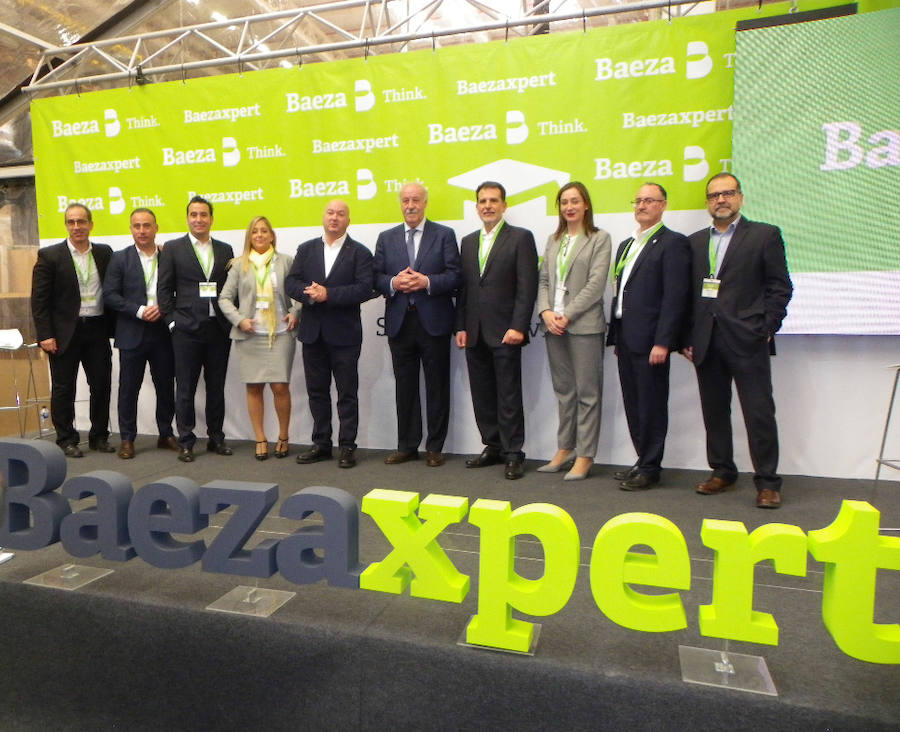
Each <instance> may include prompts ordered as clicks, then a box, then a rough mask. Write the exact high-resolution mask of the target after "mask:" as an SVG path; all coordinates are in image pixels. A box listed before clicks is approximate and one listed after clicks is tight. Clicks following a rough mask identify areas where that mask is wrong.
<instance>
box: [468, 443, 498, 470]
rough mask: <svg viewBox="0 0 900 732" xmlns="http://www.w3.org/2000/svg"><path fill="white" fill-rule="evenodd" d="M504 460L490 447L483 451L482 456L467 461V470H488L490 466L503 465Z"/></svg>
mask: <svg viewBox="0 0 900 732" xmlns="http://www.w3.org/2000/svg"><path fill="white" fill-rule="evenodd" d="M502 462H503V460H502V459H501V457H500V453H499V452H495V451H494V450H492V449H491V448H489V447H486V448H484V450H482V451H481V455H479V456H478V457H474V458H469V459H468V460H466V467H467V468H486V467H487V466H488V465H498V464H499V463H502Z"/></svg>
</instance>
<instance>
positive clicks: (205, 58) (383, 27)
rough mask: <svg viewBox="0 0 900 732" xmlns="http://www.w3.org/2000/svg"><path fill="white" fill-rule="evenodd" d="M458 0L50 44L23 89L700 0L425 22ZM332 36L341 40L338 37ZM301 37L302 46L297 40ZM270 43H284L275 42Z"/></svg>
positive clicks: (405, 42) (542, 8)
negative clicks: (462, 22) (474, 21)
mask: <svg viewBox="0 0 900 732" xmlns="http://www.w3.org/2000/svg"><path fill="white" fill-rule="evenodd" d="M452 2H453V0H431V2H428V3H427V4H426V5H424V6H423V7H421V8H419V9H417V10H415V11H414V12H411V13H409V14H407V15H398V16H397V18H398V19H396V20H393V21H392V17H391V16H392V10H394V9H396V8H398V7H400V6H402V7H404V8H405V7H408V5H407V3H406V2H404V1H402V0H399V1H398V0H343V1H342V2H331V3H324V4H320V5H314V6H310V7H307V8H303V9H294V10H283V11H278V12H272V13H262V14H259V15H252V16H246V17H242V18H232V19H227V20H221V21H215V22H210V23H202V24H198V25H192V26H185V27H182V28H173V29H169V30H160V31H152V32H148V33H142V34H138V35H129V36H122V37H119V38H108V39H98V40H93V41H91V42H86V43H77V44H73V45H71V46H59V47H51V48H44V51H43V54H42V56H41V60H40V63H39V64H38V65H37V67H36V68H35V70H34V73H33V74H32V77H31V80H30V82H29V83H28V84H26V85H25V86H24V87H23V91H25V92H28V93H30V94H37V93H40V92H45V91H50V90H60V89H67V88H71V87H74V89H75V91H76V92H77V91H79V90H80V89H81V88H84V87H87V86H94V85H97V84H104V85H110V84H112V85H117V84H122V83H127V84H128V85H131V84H142V83H148V82H150V81H151V80H152V78H151V77H154V76H162V75H165V74H172V75H179V74H180V76H181V78H182V79H185V78H186V75H187V73H188V72H192V71H198V70H202V69H209V68H213V67H219V66H229V65H230V66H236V67H237V69H238V71H243V70H244V69H251V70H252V69H256V68H258V66H257V64H259V63H261V62H264V61H270V60H289V61H291V62H292V63H296V64H298V65H300V64H302V63H303V60H304V57H311V56H315V55H317V54H325V53H329V54H332V56H333V55H335V54H339V53H340V52H350V51H354V50H355V51H356V52H357V54H358V53H359V49H362V51H363V53H364V54H365V55H366V56H368V55H370V54H372V55H374V53H375V49H377V48H382V47H384V46H395V48H394V49H392V50H394V51H403V50H405V49H406V48H407V47H408V46H409V44H410V43H411V42H413V41H421V40H429V41H431V45H432V48H437V42H438V39H440V38H444V37H451V36H460V35H466V34H472V33H479V32H496V34H497V35H499V32H501V31H504V30H505V37H506V38H507V39H508V38H509V35H510V33H514V34H516V35H522V36H524V35H531V34H535V33H542V32H546V29H547V28H548V24H549V23H559V22H563V21H569V22H570V24H571V22H573V21H574V22H575V24H577V22H578V21H581V23H582V26H583V28H584V29H587V20H588V18H596V17H599V16H607V15H615V14H619V13H635V12H647V11H651V10H657V9H667V10H668V13H669V16H670V17H672V16H673V15H678V14H683V13H679V12H678V10H679V8H680V7H681V6H691V7H693V6H694V5H696V3H697V0H647V1H645V2H636V3H629V4H623V5H619V4H616V5H612V6H604V7H597V8H584V9H582V10H579V11H576V12H568V13H551V12H546V10H547V9H548V8H549V7H550V0H542V1H541V2H540V3H539V4H537V5H535V6H534V7H532V8H531V9H529V10H527V11H525V12H523V13H522V15H521V16H520V17H516V18H511V17H506V16H503V15H502V14H501V13H499V12H497V11H496V10H494V9H492V8H490V7H488V6H487V5H485V4H484V3H482V2H480V1H479V0H465V2H466V4H468V5H470V6H471V7H472V8H474V9H476V10H477V11H478V12H479V13H480V14H482V15H485V16H487V17H490V18H493V20H491V21H489V22H486V23H482V24H479V25H470V26H465V27H462V26H460V27H455V28H441V29H437V28H427V27H426V26H427V24H428V21H429V19H430V18H431V17H432V16H433V15H434V13H435V12H437V11H438V9H439V8H440V7H441V6H442V5H444V4H445V3H446V4H448V5H451V4H452ZM457 6H458V4H457ZM376 8H377V10H376ZM348 15H352V16H353V18H354V22H355V23H356V24H357V25H358V28H357V29H355V30H353V31H351V30H347V29H346V28H344V27H342V26H341V25H340V24H339V23H338V22H337V21H338V20H340V19H341V18H343V19H347V18H348ZM329 16H330V17H329ZM338 16H340V17H338ZM332 18H334V19H332ZM273 25H274V28H273ZM238 29H239V30H240V32H239V33H237V31H238ZM235 36H237V37H236V39H235ZM334 37H338V38H339V39H340V40H332V39H333V38H334ZM298 40H300V41H301V45H297V41H298ZM229 41H230V42H229ZM270 44H271V45H276V44H277V45H279V46H280V47H279V48H277V49H273V48H270ZM179 57H180V59H181V60H180V61H178V58H179Z"/></svg>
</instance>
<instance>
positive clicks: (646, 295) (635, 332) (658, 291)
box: [606, 226, 691, 353]
mask: <svg viewBox="0 0 900 732" xmlns="http://www.w3.org/2000/svg"><path fill="white" fill-rule="evenodd" d="M631 241H632V239H631V238H630V237H629V238H628V239H626V240H625V241H623V242H622V243H621V244H619V247H618V250H617V251H616V258H615V260H614V261H616V262H618V261H619V260H620V259H621V258H622V255H623V253H624V252H625V247H626V246H628V244H629V243H630V242H631ZM690 269H691V250H690V245H689V244H688V240H687V238H686V237H685V236H684V235H683V234H679V233H678V232H677V231H672V230H671V229H668V228H666V227H665V226H662V227H660V228H659V229H658V230H657V231H656V233H655V234H653V236H651V237H650V240H649V241H648V242H647V243H646V244H645V245H644V248H643V249H642V250H641V253H640V254H639V255H638V256H637V259H635V260H634V263H633V265H632V267H631V273H630V274H629V276H628V281H627V282H626V283H625V287H624V288H622V287H617V290H620V292H617V293H616V295H615V296H614V297H613V302H612V310H611V313H610V318H609V320H610V327H609V333H608V335H607V339H606V343H607V345H621V346H624V347H625V348H627V349H628V350H629V351H631V352H632V353H650V351H651V349H652V348H653V346H665V347H666V348H668V349H669V350H671V351H674V350H678V349H679V348H680V347H681V339H682V336H683V334H684V323H685V318H686V317H687V313H688V305H689V302H690V300H689V298H690V279H689V278H690ZM620 297H621V298H624V300H623V302H622V304H623V308H622V318H621V320H617V319H616V309H617V307H618V303H619V298H620Z"/></svg>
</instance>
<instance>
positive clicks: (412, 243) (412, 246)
mask: <svg viewBox="0 0 900 732" xmlns="http://www.w3.org/2000/svg"><path fill="white" fill-rule="evenodd" d="M415 237H416V230H415V229H410V230H409V231H408V232H407V234H406V256H407V257H408V258H409V266H410V267H412V268H413V269H415V268H416V238H415Z"/></svg>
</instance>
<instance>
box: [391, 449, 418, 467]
mask: <svg viewBox="0 0 900 732" xmlns="http://www.w3.org/2000/svg"><path fill="white" fill-rule="evenodd" d="M418 459H419V453H418V452H417V451H416V450H412V451H411V452H404V451H403V450H397V452H392V453H391V454H390V455H388V456H387V457H386V458H385V459H384V464H385V465H399V464H400V463H408V462H409V461H410V460H418Z"/></svg>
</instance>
